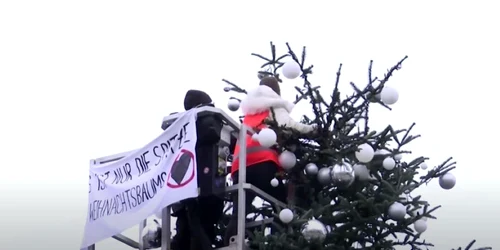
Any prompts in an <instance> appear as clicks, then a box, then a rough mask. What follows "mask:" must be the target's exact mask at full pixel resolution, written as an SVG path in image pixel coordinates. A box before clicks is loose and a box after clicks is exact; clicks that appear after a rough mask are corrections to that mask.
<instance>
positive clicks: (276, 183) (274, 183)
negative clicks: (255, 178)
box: [271, 178, 280, 187]
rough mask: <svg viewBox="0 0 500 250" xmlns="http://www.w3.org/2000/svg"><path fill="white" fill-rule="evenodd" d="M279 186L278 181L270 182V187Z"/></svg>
mask: <svg viewBox="0 0 500 250" xmlns="http://www.w3.org/2000/svg"><path fill="white" fill-rule="evenodd" d="M279 184H280V182H279V181H278V179H276V178H274V179H272V180H271V186H273V187H277V186H278V185H279Z"/></svg>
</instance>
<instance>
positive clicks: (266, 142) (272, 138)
mask: <svg viewBox="0 0 500 250" xmlns="http://www.w3.org/2000/svg"><path fill="white" fill-rule="evenodd" d="M276 139H278V136H277V135H276V132H274V130H272V129H270V128H264V129H262V130H261V131H260V132H259V135H258V141H259V143H260V145H261V146H263V147H271V146H273V145H274V144H276Z"/></svg>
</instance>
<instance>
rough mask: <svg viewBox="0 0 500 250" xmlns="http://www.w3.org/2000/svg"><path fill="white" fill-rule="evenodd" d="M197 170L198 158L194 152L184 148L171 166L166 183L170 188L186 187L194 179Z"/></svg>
mask: <svg viewBox="0 0 500 250" xmlns="http://www.w3.org/2000/svg"><path fill="white" fill-rule="evenodd" d="M195 171H196V159H195V158H194V154H193V152H191V151H189V150H186V149H182V150H181V151H180V152H179V154H177V156H176V157H175V161H174V163H173V164H172V167H171V168H170V172H169V173H168V177H167V182H166V185H167V186H168V187H169V188H181V187H184V186H186V185H187V184H188V183H190V182H191V181H192V180H193V179H194V176H195V173H196V172H195ZM186 177H187V178H186Z"/></svg>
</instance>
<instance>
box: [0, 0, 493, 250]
mask: <svg viewBox="0 0 500 250" xmlns="http://www.w3.org/2000/svg"><path fill="white" fill-rule="evenodd" d="M174 2H180V1H107V0H100V1H69V0H67V1H20V0H19V1H2V2H1V3H0V117H1V119H2V121H1V122H0V145H1V151H0V155H1V161H0V164H1V168H0V169H1V170H2V171H1V172H0V187H1V190H0V198H1V200H2V202H1V205H0V216H1V218H2V219H1V220H0V221H1V222H0V223H1V228H2V229H1V230H2V232H1V234H0V235H1V236H0V243H2V248H3V249H34V248H36V249H76V248H78V247H79V245H80V243H81V239H82V235H83V227H84V223H85V215H86V213H87V211H86V209H87V206H86V205H87V204H86V203H87V189H88V186H87V185H88V178H87V173H88V162H89V160H90V159H91V158H97V157H101V156H106V155H110V154H115V153H120V152H122V151H128V150H132V149H135V148H138V147H141V146H143V145H145V143H147V142H149V141H150V140H151V139H153V138H155V137H156V136H157V135H158V134H159V133H160V132H161V129H160V124H161V120H162V117H163V116H165V115H167V114H169V113H171V112H174V111H179V110H181V109H182V107H183V106H182V99H183V97H184V93H185V91H187V90H188V89H191V88H194V89H201V90H205V91H207V92H208V93H209V94H210V95H211V96H212V97H213V99H214V101H215V102H216V104H218V105H220V106H222V107H224V108H225V106H226V102H227V99H228V97H229V96H228V94H227V93H224V92H223V91H222V88H223V87H224V85H223V84H222V82H221V79H222V78H227V79H230V80H232V81H234V82H237V83H239V84H241V86H242V87H245V88H251V87H252V86H255V84H257V78H256V74H255V72H256V71H257V70H258V66H259V65H260V63H261V61H259V60H256V59H254V58H252V57H251V56H250V53H251V52H258V53H263V54H266V53H269V47H268V44H269V41H274V42H275V43H276V44H277V45H278V47H279V48H280V49H281V52H284V43H285V42H287V41H288V42H290V43H291V44H292V46H293V48H295V49H296V50H297V51H299V49H300V48H301V46H303V45H306V46H308V48H309V54H308V55H309V57H308V61H309V62H310V63H313V64H314V65H315V71H314V75H313V76H312V77H311V80H312V81H313V83H315V84H320V85H322V86H324V88H325V89H331V86H332V83H333V82H334V77H335V71H336V69H337V67H338V64H339V63H344V69H345V70H344V74H343V77H342V81H341V84H342V86H347V84H348V82H349V81H354V82H356V83H359V84H364V83H366V81H367V66H368V62H369V60H370V59H373V60H375V68H374V71H375V72H374V73H376V74H377V75H381V74H383V73H384V72H385V70H386V69H387V68H389V67H390V66H392V65H393V64H394V63H395V62H396V61H398V60H399V59H401V58H402V57H403V56H405V55H408V56H409V60H408V61H407V62H406V63H405V64H404V66H403V70H401V71H399V72H397V74H396V76H395V77H394V78H393V80H392V81H391V82H390V85H391V86H394V87H395V88H397V89H398V90H399V92H400V101H399V102H398V103H397V104H396V105H395V106H394V111H392V112H389V111H385V110H383V109H374V111H373V113H372V115H373V123H374V124H375V125H374V126H375V127H382V126H384V125H386V124H388V123H390V124H393V125H394V126H397V127H404V126H408V125H410V124H411V122H413V121H415V122H417V128H416V132H418V133H421V134H422V135H423V138H422V139H420V140H419V141H418V142H415V143H413V146H411V147H409V148H408V149H411V150H413V151H414V152H415V153H418V154H420V155H422V154H424V155H426V156H429V157H431V161H430V163H431V164H437V163H439V161H441V160H445V159H446V158H447V157H448V156H454V157H455V158H456V160H457V161H458V169H457V170H456V171H454V174H455V175H456V176H457V180H458V181H457V186H456V187H455V188H454V189H453V190H449V191H445V190H442V189H440V188H439V185H438V184H437V181H435V182H433V183H432V184H430V185H429V186H428V187H426V188H425V189H424V190H421V191H420V193H422V194H423V195H424V196H425V198H426V199H428V200H429V202H431V204H435V205H438V204H441V205H443V208H441V210H439V211H438V212H436V213H435V215H436V216H437V217H439V220H437V221H429V223H428V227H429V229H428V231H427V232H426V233H425V234H424V236H425V237H426V238H427V239H428V240H429V241H431V242H434V243H435V244H436V245H437V248H436V249H451V248H452V247H457V246H459V245H461V246H463V245H465V244H466V243H468V241H469V240H470V239H473V238H477V239H478V240H479V241H480V243H482V244H487V245H491V246H494V247H500V243H499V242H498V240H497V237H496V233H495V231H496V229H497V225H498V223H500V218H499V215H498V210H499V209H500V203H499V201H498V200H497V196H498V193H499V190H500V189H499V187H498V184H497V183H498V176H497V175H498V173H499V172H500V171H499V170H498V167H499V166H498V161H497V159H496V157H497V156H498V148H497V144H498V141H499V139H500V137H499V135H498V132H497V129H498V125H499V122H498V121H497V107H498V91H497V87H498V84H499V80H498V69H499V68H500V63H499V62H498V57H499V56H500V53H499V49H498V44H500V41H499V38H498V37H497V35H498V32H495V31H494V30H497V29H498V28H497V25H495V23H499V19H500V18H499V17H498V13H497V11H495V10H497V9H496V8H495V6H496V3H495V2H494V1H412V3H410V1H397V2H398V3H397V4H395V2H388V1H350V2H351V4H349V5H345V4H344V5H343V4H325V3H326V2H327V1H286V2H285V1H251V3H244V2H243V1H241V2H237V1H231V2H230V1H182V4H179V3H176V4H174ZM330 2H334V1H330ZM374 2H376V4H374ZM297 83H299V82H297V81H290V80H288V81H285V82H284V83H283V85H282V88H283V89H284V95H285V97H287V98H290V99H292V98H293V95H292V93H293V91H294V90H293V88H292V86H294V85H295V84H297ZM344 89H346V90H349V89H348V88H347V87H345V88H344ZM306 111H307V108H306V107H304V106H299V107H297V108H296V110H295V111H294V116H296V117H298V116H300V114H301V113H304V112H306ZM15 245H17V246H15ZM7 246H8V247H7ZM35 246H36V247H35ZM97 246H98V248H99V249H126V247H125V246H123V247H122V246H121V245H119V243H115V242H114V241H111V240H109V241H104V242H103V243H101V244H98V245H97Z"/></svg>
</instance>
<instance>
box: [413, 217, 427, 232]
mask: <svg viewBox="0 0 500 250" xmlns="http://www.w3.org/2000/svg"><path fill="white" fill-rule="evenodd" d="M413 228H414V229H415V231H417V233H419V234H421V233H423V232H425V230H427V222H426V221H425V220H417V221H415V222H413Z"/></svg>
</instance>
